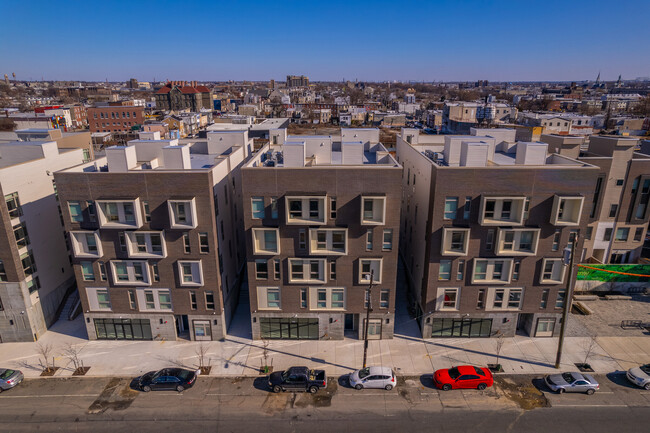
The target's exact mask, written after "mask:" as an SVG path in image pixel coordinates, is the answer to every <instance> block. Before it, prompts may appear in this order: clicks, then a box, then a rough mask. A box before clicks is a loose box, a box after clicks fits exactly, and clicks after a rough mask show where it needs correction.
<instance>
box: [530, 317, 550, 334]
mask: <svg viewBox="0 0 650 433" xmlns="http://www.w3.org/2000/svg"><path fill="white" fill-rule="evenodd" d="M553 329H555V319H553V318H550V319H543V318H540V319H537V328H536V329H535V337H552V336H553Z"/></svg>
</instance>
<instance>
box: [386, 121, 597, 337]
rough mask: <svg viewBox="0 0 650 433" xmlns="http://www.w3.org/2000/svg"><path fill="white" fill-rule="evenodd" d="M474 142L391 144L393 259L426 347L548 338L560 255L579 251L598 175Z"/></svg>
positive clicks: (406, 140)
mask: <svg viewBox="0 0 650 433" xmlns="http://www.w3.org/2000/svg"><path fill="white" fill-rule="evenodd" d="M472 134H473V135H469V136H452V135H447V136H423V135H419V134H418V131H417V130H412V129H411V130H409V129H404V130H403V131H402V134H401V136H398V138H397V158H398V161H399V162H400V163H401V164H403V166H404V172H403V182H402V186H403V189H404V199H403V202H402V226H401V233H402V236H401V238H402V242H401V244H400V250H401V254H402V255H403V257H404V261H405V264H406V269H407V276H408V279H409V282H410V286H411V298H412V300H413V304H414V305H415V306H416V310H417V316H418V317H419V318H420V326H421V330H422V335H423V337H425V338H430V337H489V336H494V335H505V336H513V335H514V334H515V332H516V331H518V330H519V331H523V332H526V333H527V334H529V335H531V336H537V337H542V336H552V335H556V334H557V333H558V332H559V328H560V327H559V326H558V324H559V320H560V318H561V312H562V306H563V303H564V302H565V300H566V298H567V293H566V290H565V282H566V277H567V276H566V275H565V274H566V271H565V267H564V266H563V263H562V256H563V249H564V248H565V247H566V246H567V245H568V244H569V243H570V241H571V239H573V238H576V236H577V248H576V252H580V251H582V248H583V244H584V242H585V241H584V238H585V237H584V233H585V229H586V227H587V223H588V221H589V212H588V209H589V206H588V205H589V204H590V203H591V202H592V201H593V190H594V185H595V184H596V179H597V177H598V173H599V169H598V167H596V166H593V165H590V164H588V163H586V162H582V161H577V160H575V159H571V158H569V157H565V156H561V155H558V154H552V153H549V152H548V147H549V146H548V144H546V143H540V142H515V130H509V129H489V130H485V129H483V130H478V129H475V128H472ZM579 258H580V257H579V255H578V256H576V260H579ZM574 271H575V269H574ZM568 295H569V296H570V295H571V294H568Z"/></svg>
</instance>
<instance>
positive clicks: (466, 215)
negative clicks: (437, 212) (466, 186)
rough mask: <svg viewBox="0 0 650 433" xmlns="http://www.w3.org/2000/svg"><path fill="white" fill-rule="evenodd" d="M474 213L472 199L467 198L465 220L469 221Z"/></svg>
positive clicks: (464, 210) (464, 209)
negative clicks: (472, 212)
mask: <svg viewBox="0 0 650 433" xmlns="http://www.w3.org/2000/svg"><path fill="white" fill-rule="evenodd" d="M471 211H472V197H469V196H468V197H465V206H464V207H463V219H464V220H465V221H467V220H469V217H470V214H471Z"/></svg>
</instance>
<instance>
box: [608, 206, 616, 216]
mask: <svg viewBox="0 0 650 433" xmlns="http://www.w3.org/2000/svg"><path fill="white" fill-rule="evenodd" d="M617 211H618V205H617V204H613V205H611V206H610V207H609V217H610V218H616V212H617Z"/></svg>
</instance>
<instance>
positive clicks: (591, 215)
mask: <svg viewBox="0 0 650 433" xmlns="http://www.w3.org/2000/svg"><path fill="white" fill-rule="evenodd" d="M602 185H603V178H602V177H599V178H598V179H596V189H595V191H594V200H593V202H592V203H591V212H590V213H589V218H594V217H595V216H596V210H597V209H598V200H599V199H600V190H601V188H602Z"/></svg>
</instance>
